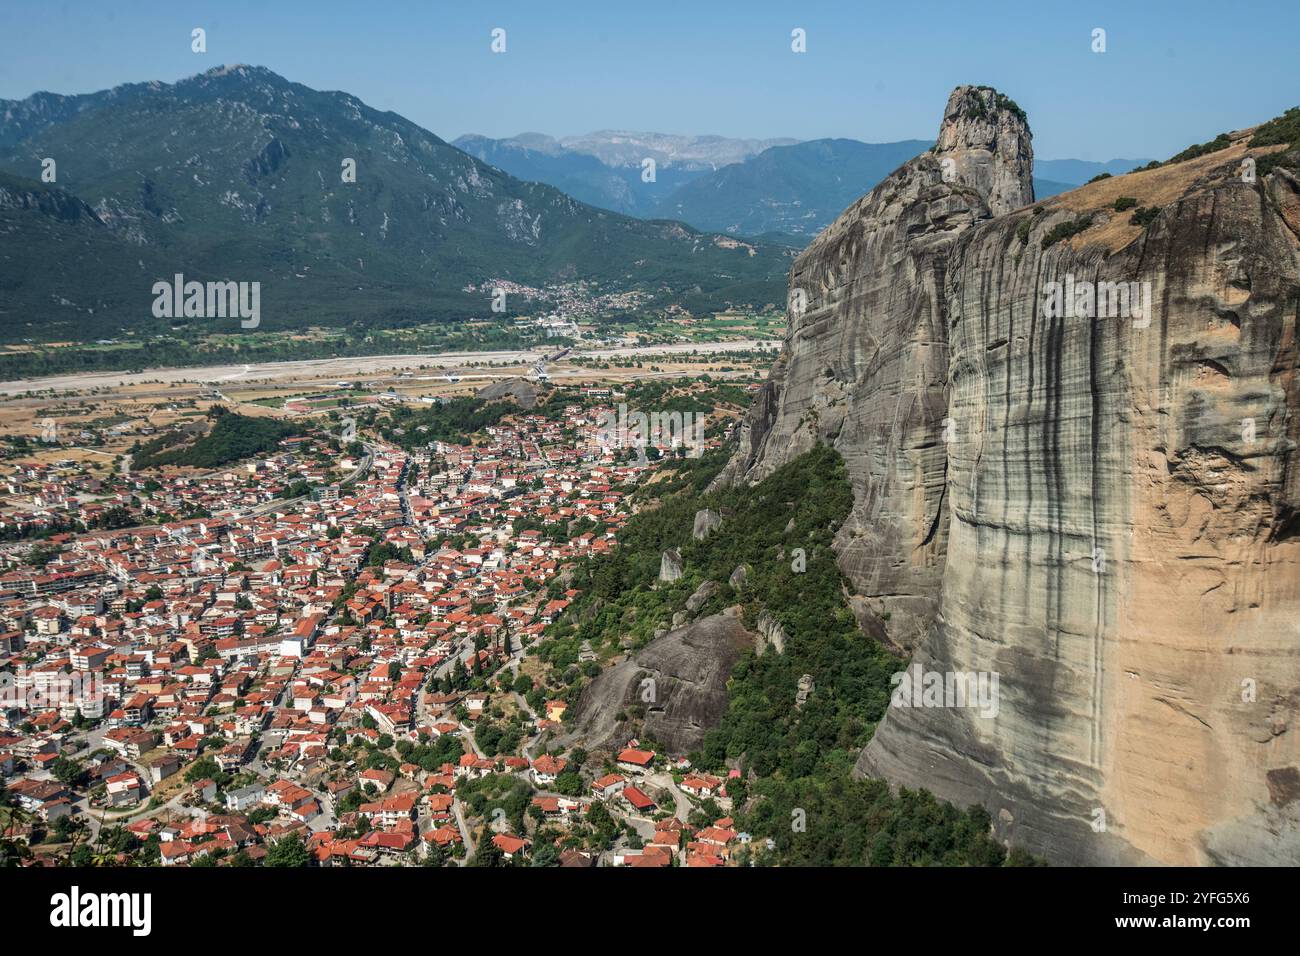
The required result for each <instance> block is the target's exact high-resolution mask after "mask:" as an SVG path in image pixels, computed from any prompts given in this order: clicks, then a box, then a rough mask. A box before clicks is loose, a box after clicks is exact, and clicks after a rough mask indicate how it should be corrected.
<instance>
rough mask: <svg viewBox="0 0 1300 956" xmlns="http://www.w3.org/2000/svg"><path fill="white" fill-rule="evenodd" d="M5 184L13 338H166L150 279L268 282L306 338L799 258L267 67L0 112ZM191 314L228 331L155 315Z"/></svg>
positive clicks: (750, 292)
mask: <svg viewBox="0 0 1300 956" xmlns="http://www.w3.org/2000/svg"><path fill="white" fill-rule="evenodd" d="M46 160H52V161H53V165H51V164H50V163H47V162H45V161H46ZM350 162H353V163H355V181H351V182H349V181H346V176H345V174H346V172H347V167H348V165H349V163H350ZM46 169H49V170H50V171H51V172H52V173H53V182H42V181H41V177H42V173H43V171H45V170H46ZM0 177H2V178H0V235H3V237H4V239H3V242H2V243H0V266H2V268H0V335H3V336H5V337H6V338H9V339H15V338H40V339H45V340H49V339H51V338H76V339H83V338H86V337H96V338H99V337H106V336H111V335H114V334H116V333H117V332H118V331H120V330H123V329H132V328H154V329H159V328H161V327H162V322H161V321H160V320H158V319H155V318H154V317H153V316H152V314H151V305H152V303H153V299H154V296H153V293H152V292H151V289H152V286H153V284H154V282H155V281H157V280H159V279H170V278H171V277H172V276H173V275H175V274H178V273H179V274H183V275H184V277H185V279H186V280H187V281H190V280H199V281H212V280H235V281H257V282H260V283H261V284H262V286H261V314H262V326H263V327H265V328H272V329H274V328H280V329H295V328H303V327H306V326H308V325H344V324H353V323H356V324H359V325H366V326H384V325H403V324H410V323H413V322H418V321H426V320H440V319H451V318H456V317H471V316H479V317H487V316H491V315H492V312H491V309H490V306H491V289H490V288H488V287H487V286H486V284H488V283H491V282H493V281H495V280H508V281H511V282H517V283H522V284H527V285H533V286H540V285H542V284H545V283H556V282H566V281H577V280H587V281H591V282H595V283H600V284H602V285H603V286H604V287H609V288H614V289H632V288H635V289H642V290H645V291H646V292H647V293H648V294H651V295H657V294H663V295H668V296H671V297H672V298H673V300H674V301H686V302H688V303H693V304H695V305H698V306H699V307H702V308H710V307H713V308H721V307H725V306H727V305H728V304H739V303H753V304H764V303H768V302H777V301H780V299H781V295H782V290H781V286H782V283H783V281H784V276H785V273H786V272H787V271H788V268H789V257H790V255H791V252H790V250H789V249H788V247H784V246H781V245H777V244H771V243H765V242H761V241H757V242H748V241H747V242H741V241H738V240H736V239H735V238H732V237H727V236H720V235H710V234H707V233H703V232H700V231H697V230H695V229H692V228H690V227H688V226H685V225H682V224H681V223H677V222H666V221H646V220H642V219H636V218H632V217H629V216H626V215H621V214H618V213H615V212H612V211H609V210H606V209H601V208H596V207H594V206H591V205H588V204H586V203H583V202H581V201H579V200H578V199H575V198H573V197H571V196H569V195H566V194H565V193H563V192H561V191H560V190H559V189H557V188H555V187H552V186H549V185H546V184H543V183H538V182H525V181H521V180H519V179H517V178H515V177H513V176H511V175H509V174H508V173H507V172H504V171H502V170H501V169H500V168H498V167H496V166H493V165H489V164H488V163H485V162H482V161H480V160H479V159H476V158H474V157H472V156H470V155H468V154H467V153H465V152H464V151H462V150H460V149H457V148H455V147H454V146H451V145H450V144H448V143H446V142H445V141H443V140H442V139H440V138H438V137H437V136H436V135H434V134H433V133H430V132H429V131H427V130H425V129H422V128H421V127H419V126H417V125H416V124H414V123H412V122H410V121H408V120H406V119H403V118H402V117H400V116H398V115H396V114H395V113H391V112H381V111H378V110H375V109H372V108H370V107H369V106H367V105H366V104H364V103H362V102H361V101H360V100H358V99H357V98H356V97H353V96H351V95H349V94H347V93H342V92H323V91H317V90H313V89H310V88H308V87H306V86H303V85H301V84H298V83H293V82H291V81H289V80H286V79H285V78H283V77H281V76H279V75H277V74H275V73H273V72H272V71H270V70H268V69H265V68H262V67H255V66H242V65H240V66H229V67H218V68H215V69H213V70H210V71H208V72H206V73H203V74H200V75H198V76H194V77H191V78H188V79H185V80H182V81H179V82H177V83H175V84H166V83H158V82H152V83H137V84H130V85H125V86H120V87H116V88H114V89H111V90H106V91H103V92H99V93H93V94H87V95H78V96H60V95H55V94H50V93H38V94H35V95H33V96H31V97H28V98H26V99H24V100H21V101H0ZM187 321H188V322H190V323H191V324H193V325H194V326H195V331H196V332H200V331H218V330H221V329H219V327H218V326H217V325H216V324H215V323H217V322H218V321H219V320H212V319H201V320H194V319H190V320H185V319H170V320H165V322H166V326H169V327H171V328H172V329H176V328H178V327H182V328H183V327H184V326H185V325H186V323H187ZM232 324H233V323H232ZM232 330H233V329H232Z"/></svg>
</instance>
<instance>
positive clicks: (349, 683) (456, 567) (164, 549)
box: [0, 388, 749, 867]
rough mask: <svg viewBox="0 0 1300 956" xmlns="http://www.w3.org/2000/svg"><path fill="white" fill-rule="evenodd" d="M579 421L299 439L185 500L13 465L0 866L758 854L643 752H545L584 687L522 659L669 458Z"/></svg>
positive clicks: (5, 584) (117, 480)
mask: <svg viewBox="0 0 1300 956" xmlns="http://www.w3.org/2000/svg"><path fill="white" fill-rule="evenodd" d="M565 394H566V395H568V394H571V395H572V397H573V400H572V401H571V402H568V401H567V400H565V401H561V402H559V403H555V402H552V403H551V405H552V406H553V407H555V408H557V409H558V411H557V412H556V413H555V414H549V415H548V414H542V413H540V412H539V411H528V410H526V409H522V408H521V409H519V410H518V411H517V412H515V413H513V414H510V415H507V416H505V417H502V418H500V420H498V421H496V422H495V423H493V424H490V425H488V426H486V427H484V428H483V429H481V431H480V432H479V433H478V434H476V435H475V436H474V437H473V439H472V440H471V441H469V442H466V443H455V442H447V441H440V440H433V441H428V442H427V443H419V442H403V444H405V445H406V446H407V447H405V448H403V447H398V446H397V445H395V444H393V443H390V442H387V441H385V440H383V439H382V438H379V437H376V436H375V435H373V434H370V433H369V432H367V431H363V432H362V433H359V434H347V435H344V436H343V438H344V440H343V441H340V440H339V437H338V435H337V434H336V433H335V432H332V431H330V429H329V428H328V427H326V426H328V425H329V424H330V422H329V420H327V419H322V420H315V419H313V420H310V422H308V421H306V420H304V421H303V422H302V423H301V425H299V424H298V423H295V426H294V427H295V428H297V427H300V428H301V431H300V432H299V431H295V432H294V433H292V434H286V435H284V436H283V437H279V438H278V440H276V441H275V442H274V447H272V448H270V449H268V450H267V451H266V452H264V453H262V454H258V455H255V456H253V457H251V458H248V459H246V460H241V461H238V462H232V463H230V464H229V465H227V466H224V467H221V468H218V469H216V470H214V471H211V472H208V473H205V474H201V475H195V474H192V473H183V472H170V471H165V470H161V469H154V470H143V471H137V470H134V469H133V468H132V466H131V462H130V461H129V460H126V461H123V462H122V463H121V470H120V472H118V473H116V474H115V475H114V476H112V478H111V479H110V478H104V479H91V478H87V477H86V476H85V475H84V474H82V475H80V476H79V477H78V478H77V479H75V480H72V479H70V478H68V477H67V475H65V474H64V472H62V471H61V470H60V469H59V468H57V467H53V466H48V465H40V464H38V463H31V462H28V463H23V462H22V461H19V462H18V463H17V465H16V467H15V468H14V469H13V472H12V474H11V476H10V477H9V479H8V481H9V487H8V491H9V494H10V496H11V497H10V500H11V501H13V500H17V499H20V498H21V499H23V500H24V501H25V502H26V507H25V508H24V509H22V510H21V511H20V512H19V513H18V514H14V513H9V512H6V513H5V514H3V515H0V527H3V529H4V530H5V531H6V536H7V538H8V539H10V540H13V539H22V538H23V537H24V535H25V534H27V533H28V532H30V531H31V530H32V525H33V523H40V522H44V523H45V525H44V536H43V537H41V538H39V539H33V541H34V542H35V543H32V542H31V541H23V542H22V543H20V544H19V545H17V546H15V545H12V544H11V545H8V546H7V548H8V554H9V556H10V558H11V560H10V564H11V569H10V570H8V571H7V572H6V573H4V574H3V575H0V630H2V632H0V781H2V783H3V790H0V830H2V831H3V832H2V833H0V836H2V837H3V841H4V842H3V844H0V853H4V854H6V855H9V856H11V857H14V858H17V859H19V860H20V861H21V863H23V864H25V865H59V864H64V865H66V864H71V865H91V864H102V863H108V864H112V863H124V862H128V861H131V862H137V863H146V864H150V865H159V866H211V865H235V866H241V865H243V866H248V865H268V866H305V865H320V866H335V865H369V866H376V865H378V866H383V865H387V866H394V865H433V866H438V865H518V864H529V865H539V866H545V865H551V866H568V867H589V866H632V867H639V866H647V867H667V866H694V867H699V866H706V867H716V866H725V865H728V864H729V863H732V864H734V863H735V862H736V860H737V859H739V857H740V856H743V851H742V852H741V853H739V854H738V853H737V851H738V850H740V849H741V848H743V847H744V846H745V845H746V844H747V843H748V841H749V837H748V836H747V835H746V834H744V833H742V832H737V830H736V829H735V828H734V826H733V823H732V820H731V817H730V815H729V813H730V807H731V801H730V799H729V798H728V795H727V783H728V781H727V779H726V777H725V771H720V772H719V775H711V774H708V773H704V772H701V771H697V770H695V769H694V768H693V767H692V766H691V763H690V761H689V759H688V758H687V757H686V755H684V754H673V753H662V752H656V751H655V750H654V749H653V747H652V746H651V745H650V744H647V743H643V742H642V741H638V740H636V739H628V740H626V741H623V742H622V744H623V745H622V746H621V747H617V748H614V749H612V750H610V751H609V752H594V751H593V752H591V753H588V752H587V751H586V750H584V749H583V748H582V747H581V746H569V745H567V744H562V745H553V744H552V741H555V740H557V739H559V738H563V737H565V732H566V729H567V727H566V723H565V716H566V713H568V714H570V715H571V712H572V710H573V707H574V705H575V704H576V699H575V689H574V687H573V686H572V685H570V684H567V683H566V682H565V681H564V680H562V679H559V678H558V677H557V676H556V674H555V670H554V669H553V668H552V667H550V666H548V662H547V661H545V660H543V659H542V658H543V657H544V655H539V654H538V653H537V651H538V650H539V649H541V648H544V647H545V645H546V642H547V640H548V631H549V630H550V629H551V628H552V627H553V625H555V624H556V622H558V621H560V620H561V619H562V618H563V616H564V615H565V613H566V609H567V608H568V607H569V606H570V604H571V603H572V602H573V601H574V600H575V598H577V597H578V596H579V592H578V591H577V590H575V589H573V588H571V587H570V586H569V584H568V581H569V578H570V572H571V570H572V568H573V567H574V566H575V565H576V564H577V563H579V562H582V561H586V560H592V559H595V560H599V559H600V558H601V556H602V555H604V554H606V553H608V552H609V551H610V550H611V549H612V548H614V547H615V545H616V542H617V540H618V535H619V531H620V529H621V527H622V525H623V523H624V522H625V520H626V519H627V517H628V516H629V514H630V513H631V511H632V509H633V508H634V507H635V506H634V505H633V504H632V503H631V500H630V499H631V495H632V493H633V492H634V491H635V490H636V489H637V488H638V487H639V486H640V485H641V484H643V483H644V482H645V481H647V480H648V479H649V478H650V477H651V476H652V475H653V473H654V470H655V468H656V466H657V462H658V461H659V460H660V459H661V456H663V455H671V454H674V453H680V451H681V450H680V449H675V448H673V447H672V445H671V442H670V441H669V440H667V439H665V440H664V442H663V444H662V446H661V447H659V448H657V449H656V450H655V453H654V458H653V459H648V458H647V457H646V455H645V454H644V450H642V453H641V454H639V455H638V454H631V453H630V451H629V449H628V448H627V447H621V446H620V443H619V442H618V441H614V442H613V443H612V444H611V435H610V434H609V430H608V428H604V427H602V423H605V422H608V421H609V420H610V419H611V417H612V415H613V408H614V406H613V405H611V404H609V403H610V402H617V401H618V400H619V399H620V398H623V397H625V396H623V394H622V393H620V392H617V391H611V390H610V389H608V388H603V389H602V388H574V389H571V390H569V392H567V393H565ZM213 407H214V408H216V411H212V409H211V408H210V409H209V414H210V415H213V414H219V413H224V412H225V409H224V408H222V407H220V406H215V405H214V406H213ZM231 420H232V421H233V419H231ZM217 422H218V425H220V424H221V420H220V418H219V417H218V418H217ZM399 431H400V429H399ZM624 437H626V436H624ZM711 441H712V443H713V444H715V445H716V443H717V441H718V438H717V437H716V436H714V437H713V438H712V439H711ZM192 471H193V470H192V469H191V472H192ZM111 488H116V489H118V490H116V491H113V492H112V493H111V494H110V495H109V496H108V497H107V499H106V500H105V499H104V498H102V497H101V498H100V499H99V500H98V501H97V503H95V504H90V503H88V502H86V501H82V500H80V498H81V497H84V496H85V494H86V493H87V492H98V493H101V494H102V493H103V492H104V491H105V490H108V489H111ZM79 496H80V497H79ZM59 515H63V516H64V517H63V518H62V519H61V518H59ZM60 520H62V521H64V522H65V523H64V524H56V525H55V526H54V528H53V529H51V527H50V522H52V521H55V522H57V521H60ZM65 527H66V530H64V528H65ZM51 530H54V531H56V532H57V533H50V532H51ZM21 552H25V553H26V554H27V555H28V557H29V560H27V561H25V562H19V561H17V560H15V558H16V556H17V555H18V554H19V553H21ZM33 552H34V553H35V558H31V555H32V553H33ZM550 663H554V662H550ZM576 663H577V665H579V666H581V667H583V668H592V667H595V668H597V669H599V668H600V667H601V666H602V665H603V664H605V663H610V662H609V661H598V659H597V654H596V653H595V652H594V651H592V650H591V649H590V647H584V648H583V650H582V652H581V653H580V654H579V660H578V661H577V662H576ZM733 773H738V772H735V771H733Z"/></svg>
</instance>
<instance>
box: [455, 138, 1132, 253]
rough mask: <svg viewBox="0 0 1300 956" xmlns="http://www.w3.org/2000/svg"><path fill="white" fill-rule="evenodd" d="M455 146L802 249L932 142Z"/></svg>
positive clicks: (627, 205)
mask: <svg viewBox="0 0 1300 956" xmlns="http://www.w3.org/2000/svg"><path fill="white" fill-rule="evenodd" d="M452 144H453V145H454V146H458V147H459V148H461V149H463V150H465V151H466V152H468V153H471V154H472V155H474V156H477V157H478V158H479V159H481V160H483V161H484V162H487V163H491V164H492V165H494V166H496V167H498V168H499V169H502V170H504V171H505V172H508V173H510V174H511V175H512V176H516V177H518V178H520V179H524V180H529V181H533V182H543V183H547V184H549V185H551V186H555V187H556V188H557V189H562V190H564V191H565V192H566V193H568V194H569V195H571V196H573V197H575V198H577V199H581V200H582V201H583V202H587V203H591V204H592V205H594V206H600V207H602V208H605V209H611V210H614V211H616V212H622V213H626V214H628V215H632V216H642V217H665V218H671V219H679V220H681V221H682V222H685V223H688V224H690V225H692V226H694V227H695V228H697V229H704V230H710V231H717V232H726V233H730V234H733V235H746V236H767V235H769V234H773V235H771V236H770V237H771V238H774V239H777V240H778V241H781V240H782V239H783V238H784V240H785V241H792V244H795V245H802V244H803V242H806V241H807V240H808V239H810V238H812V237H813V236H815V235H816V234H817V233H818V232H820V231H821V230H822V229H823V228H825V227H826V225H827V224H829V223H830V222H831V220H833V219H834V218H835V217H836V216H838V215H839V214H840V212H842V211H843V210H844V208H845V207H846V206H848V205H849V203H851V202H852V201H853V200H855V199H857V198H858V197H859V196H861V195H862V194H863V193H864V192H866V191H868V190H869V189H871V188H872V187H874V186H875V185H876V184H877V183H879V182H880V181H881V180H882V179H884V178H885V177H886V176H887V175H889V173H891V172H893V171H894V170H895V169H897V168H898V167H899V166H901V165H902V164H903V163H905V162H907V161H908V160H909V159H912V158H913V157H915V156H917V155H919V154H920V153H923V152H925V151H926V150H928V149H929V148H930V147H931V146H933V140H922V139H908V140H900V141H898V142H891V143H864V142H861V141H859V140H855V139H817V140H808V141H803V142H800V141H797V140H793V139H771V140H756V139H725V138H723V137H720V136H671V135H668V134H664V133H645V132H629V131H626V130H620V131H608V130H605V131H599V132H595V133H588V134H586V135H583V136H568V137H561V138H555V137H551V136H546V135H544V134H541V133H523V134H521V135H519V136H512V137H508V138H505V139H490V138H488V137H486V136H479V135H466V136H461V137H459V138H457V139H455V140H453V141H452ZM647 159H651V160H654V178H653V179H652V180H649V181H647V178H646V176H644V175H643V172H644V170H645V166H644V163H645V161H646V160H647ZM1146 162H1148V160H1146V159H1131V160H1130V159H1113V160H1109V161H1107V162H1104V163H1102V162H1091V161H1088V160H1081V159H1050V160H1040V161H1038V164H1037V171H1038V173H1040V175H1038V176H1035V177H1034V192H1035V195H1036V196H1037V198H1040V199H1042V198H1045V197H1047V196H1054V195H1056V194H1057V193H1062V192H1068V191H1069V190H1071V189H1073V188H1074V187H1075V186H1080V185H1082V184H1084V183H1086V182H1087V181H1088V180H1089V179H1092V178H1093V177H1094V176H1097V175H1100V174H1102V173H1109V174H1111V175H1122V174H1123V173H1126V172H1128V171H1130V170H1132V169H1136V168H1137V167H1139V166H1141V165H1143V164H1145V163H1146Z"/></svg>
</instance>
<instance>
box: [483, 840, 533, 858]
mask: <svg viewBox="0 0 1300 956" xmlns="http://www.w3.org/2000/svg"><path fill="white" fill-rule="evenodd" d="M531 842H532V841H530V840H525V839H524V838H522V837H517V836H515V835H514V834H513V833H498V834H497V835H496V836H494V837H493V838H492V844H493V846H495V847H496V848H497V849H498V850H500V851H501V855H502V856H504V857H505V858H506V859H507V860H513V859H514V858H515V854H517V853H522V852H523V851H524V850H525V849H526V848H527V847H528V845H529V844H530V843H531Z"/></svg>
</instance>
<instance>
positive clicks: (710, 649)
mask: <svg viewBox="0 0 1300 956" xmlns="http://www.w3.org/2000/svg"><path fill="white" fill-rule="evenodd" d="M706 583H707V582H706ZM715 586H716V585H715ZM756 640H757V638H756V636H755V635H754V634H752V633H750V632H749V631H747V630H745V628H744V625H742V624H741V623H740V621H739V620H737V619H736V617H734V616H732V615H729V614H714V615H711V616H709V617H704V618H700V619H699V620H697V621H693V622H692V623H690V624H687V625H685V626H683V627H677V628H674V629H673V630H671V631H669V632H668V633H667V634H664V635H663V636H662V637H658V638H656V639H655V640H653V641H651V642H650V643H649V644H647V645H646V646H645V647H643V648H641V650H639V651H637V652H636V653H635V654H634V655H632V656H631V657H629V658H628V659H627V660H625V661H623V662H621V663H619V664H616V665H614V666H613V667H611V668H608V669H606V670H604V671H602V672H601V673H600V674H599V676H597V677H596V679H595V680H593V681H592V682H591V684H590V685H588V686H587V688H586V690H584V691H583V693H582V697H581V699H580V700H579V701H578V706H577V708H576V710H575V714H574V722H573V726H574V730H573V732H572V734H570V735H569V736H568V737H566V738H565V739H564V740H563V741H562V743H565V744H570V743H575V742H581V743H582V745H583V746H586V747H592V748H601V747H609V748H614V747H621V746H623V744H625V743H626V742H627V740H628V739H630V738H632V737H635V736H638V735H644V734H649V735H651V736H652V737H653V738H654V740H655V741H656V742H657V743H659V744H660V745H662V746H664V747H667V748H668V750H669V751H670V752H672V753H687V752H688V751H691V750H694V749H696V748H698V747H699V746H700V744H701V742H702V741H703V740H704V734H705V732H706V731H707V730H709V729H711V728H713V727H715V726H717V724H718V721H719V720H721V719H722V714H723V712H724V711H725V710H726V709H727V679H728V678H729V677H730V676H731V669H732V667H733V666H735V663H736V661H738V660H739V659H740V656H741V654H742V653H744V652H745V651H746V650H753V649H754V647H755V642H756Z"/></svg>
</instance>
